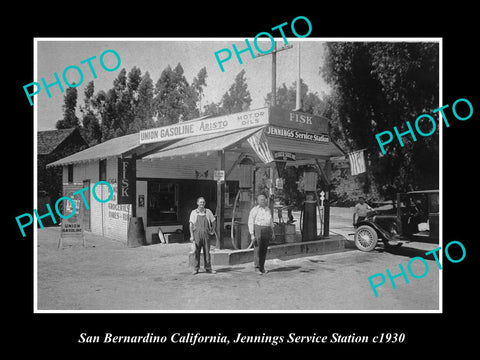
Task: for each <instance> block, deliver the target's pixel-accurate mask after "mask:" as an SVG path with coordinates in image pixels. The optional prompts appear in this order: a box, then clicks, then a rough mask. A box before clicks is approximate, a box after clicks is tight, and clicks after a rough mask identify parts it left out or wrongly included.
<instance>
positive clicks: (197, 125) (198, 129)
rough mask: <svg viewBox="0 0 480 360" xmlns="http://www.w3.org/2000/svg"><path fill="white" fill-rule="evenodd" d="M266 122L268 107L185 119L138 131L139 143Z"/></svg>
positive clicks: (241, 127) (259, 124)
mask: <svg viewBox="0 0 480 360" xmlns="http://www.w3.org/2000/svg"><path fill="white" fill-rule="evenodd" d="M266 124H268V108H261V109H257V110H250V111H245V112H241V113H236V114H229V115H223V116H217V117H212V118H207V119H201V120H192V121H186V122H182V123H178V124H173V125H169V126H164V127H160V128H156V129H147V130H142V131H140V144H148V143H153V142H157V141H166V140H174V139H181V138H185V137H190V136H197V135H204V134H211V133H217V132H221V131H227V130H241V129H248V128H251V127H255V126H261V125H266Z"/></svg>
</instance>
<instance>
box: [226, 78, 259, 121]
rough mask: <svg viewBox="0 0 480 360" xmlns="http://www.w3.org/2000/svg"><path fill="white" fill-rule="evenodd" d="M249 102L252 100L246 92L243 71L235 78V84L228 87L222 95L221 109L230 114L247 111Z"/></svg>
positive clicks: (246, 86)
mask: <svg viewBox="0 0 480 360" xmlns="http://www.w3.org/2000/svg"><path fill="white" fill-rule="evenodd" d="M251 102H252V98H251V97H250V92H249V91H248V85H247V79H246V78H245V70H242V71H240V72H239V73H238V74H237V76H236V77H235V82H234V83H233V84H232V85H231V86H230V89H228V91H227V92H226V93H225V94H224V95H223V97H222V100H221V107H222V109H223V111H224V113H226V114H232V113H236V112H241V111H245V110H248V109H249V108H250V104H251Z"/></svg>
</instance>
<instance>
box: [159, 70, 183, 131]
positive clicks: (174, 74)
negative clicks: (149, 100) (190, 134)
mask: <svg viewBox="0 0 480 360" xmlns="http://www.w3.org/2000/svg"><path fill="white" fill-rule="evenodd" d="M188 95H189V85H188V82H187V79H185V76H184V75H183V67H182V65H181V64H180V63H178V64H177V66H176V67H175V69H173V70H172V68H171V67H170V65H168V66H167V67H166V68H165V69H164V70H163V71H162V73H161V74H160V78H159V79H158V81H157V83H156V84H155V98H154V107H155V115H156V116H157V118H158V120H159V121H160V125H169V124H174V123H177V122H179V121H181V120H186V119H187V118H188V114H189V110H191V106H189V104H188Z"/></svg>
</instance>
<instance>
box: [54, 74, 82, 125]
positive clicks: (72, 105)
mask: <svg viewBox="0 0 480 360" xmlns="http://www.w3.org/2000/svg"><path fill="white" fill-rule="evenodd" d="M73 85H75V83H74V84H73ZM77 96H78V94H77V88H76V87H67V89H66V90H65V95H64V96H63V105H62V109H63V119H61V120H58V121H57V123H56V124H55V127H56V128H57V129H69V128H73V127H78V126H79V125H80V124H79V121H78V117H77V115H76V113H75V112H76V107H77Z"/></svg>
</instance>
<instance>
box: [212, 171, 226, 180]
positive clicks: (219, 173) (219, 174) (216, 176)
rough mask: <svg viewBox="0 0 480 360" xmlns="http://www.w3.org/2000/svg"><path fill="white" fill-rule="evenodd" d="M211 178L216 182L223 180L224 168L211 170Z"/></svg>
mask: <svg viewBox="0 0 480 360" xmlns="http://www.w3.org/2000/svg"><path fill="white" fill-rule="evenodd" d="M213 180H215V181H217V182H222V181H225V170H214V171H213Z"/></svg>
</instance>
